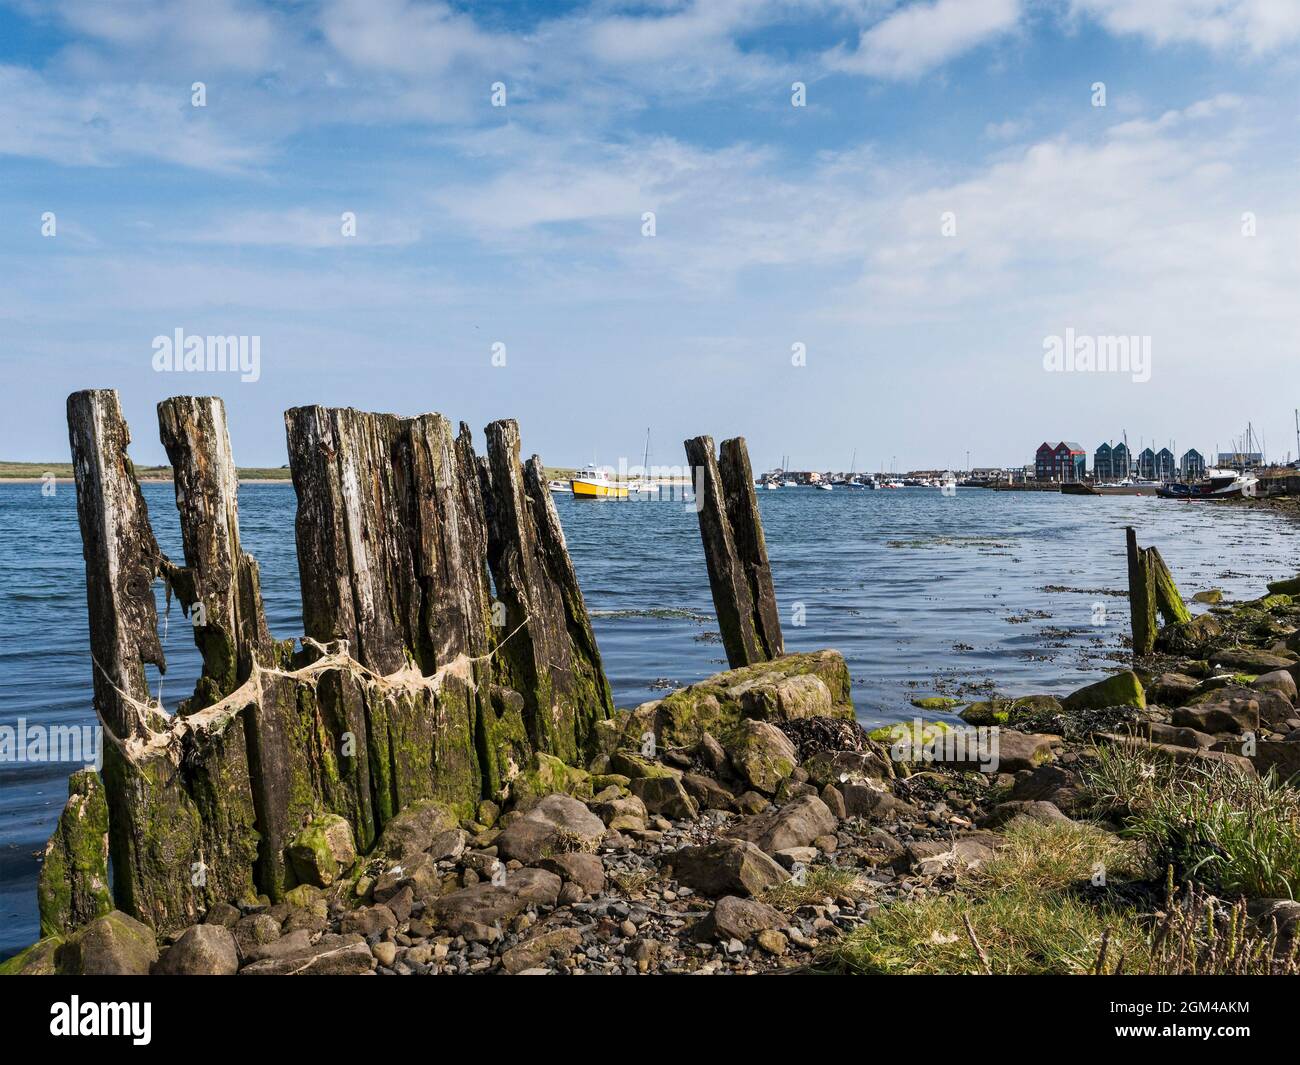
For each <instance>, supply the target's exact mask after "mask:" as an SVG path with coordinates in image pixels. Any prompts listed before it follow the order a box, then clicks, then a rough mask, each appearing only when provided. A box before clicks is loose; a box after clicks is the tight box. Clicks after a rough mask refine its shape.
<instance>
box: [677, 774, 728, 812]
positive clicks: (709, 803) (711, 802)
mask: <svg viewBox="0 0 1300 1065" xmlns="http://www.w3.org/2000/svg"><path fill="white" fill-rule="evenodd" d="M682 787H683V788H685V789H686V794H687V795H689V796H690V797H691V798H692V799H693V800H694V801H695V805H696V806H697V807H698V808H699V809H701V810H734V809H735V808H736V797H735V796H734V795H733V794H731V792H729V791H728V790H727V789H726V788H724V787H723V786H722V785H721V784H719V783H718V782H717V781H716V780H714V779H713V778H712V777H706V776H705V775H704V774H703V773H683V774H682Z"/></svg>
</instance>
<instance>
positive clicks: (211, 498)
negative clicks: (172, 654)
mask: <svg viewBox="0 0 1300 1065" xmlns="http://www.w3.org/2000/svg"><path fill="white" fill-rule="evenodd" d="M158 430H159V436H160V437H161V439H162V442H163V447H164V448H166V450H167V457H168V459H170V460H171V465H172V473H173V480H174V487H175V493H176V509H177V510H178V511H179V514H180V523H181V544H182V547H183V549H184V552H185V565H184V566H183V567H182V566H177V565H174V564H172V563H170V562H164V563H163V565H162V567H161V568H162V572H163V574H164V575H165V576H166V577H167V579H168V581H169V582H170V584H171V586H172V588H173V589H174V590H175V592H176V594H177V596H178V597H179V599H180V601H181V604H182V606H183V607H184V609H185V612H186V613H187V614H188V615H189V618H190V622H191V624H192V625H193V628H194V642H195V644H196V645H197V646H198V648H199V651H200V652H201V653H202V655H203V674H202V676H200V678H199V680H198V683H197V684H196V685H195V689H194V696H193V698H191V699H189V700H188V701H186V702H185V703H182V704H181V708H180V711H179V713H180V714H181V715H182V716H185V717H188V716H190V715H194V714H197V713H199V711H201V710H203V709H205V708H206V707H208V706H211V705H212V704H214V703H216V702H218V701H219V700H221V699H224V698H225V697H227V696H229V695H231V694H232V693H234V692H235V691H236V689H238V688H239V687H240V685H242V684H243V683H244V682H245V681H247V680H248V679H249V677H250V676H252V675H253V671H254V665H255V664H257V665H262V666H271V665H274V664H276V663H275V660H276V647H275V645H274V643H273V641H272V640H271V636H270V634H269V633H268V631H267V628H266V614H265V610H264V607H263V605H262V592H261V584H260V578H259V574H258V568H257V562H256V561H255V560H254V559H253V557H252V556H251V555H248V554H246V553H245V552H244V551H243V550H241V548H240V542H239V478H238V475H237V473H236V470H235V459H234V454H233V452H232V451H231V447H230V433H229V430H228V429H227V426H226V408H225V405H224V404H223V403H222V401H221V400H220V399H218V398H217V397H215V396H174V397H172V398H171V399H166V400H163V401H162V402H161V403H159V404H158ZM288 701H289V706H288V707H285V706H284V705H281V704H280V703H278V702H277V701H276V699H275V698H274V696H273V694H272V690H271V689H269V688H266V687H263V686H262V685H260V684H259V685H258V686H257V688H256V690H255V691H252V692H249V693H248V701H247V703H246V705H245V706H243V707H241V708H240V709H239V711H238V712H237V713H234V714H230V715H225V714H223V715H220V716H219V717H216V718H215V719H214V720H212V721H211V722H200V721H198V720H197V719H196V720H195V721H194V722H193V724H195V725H196V726H199V727H196V728H194V729H193V730H184V731H179V732H178V736H179V738H180V741H181V743H182V744H183V746H184V749H185V750H186V761H187V764H190V765H192V766H194V767H195V771H194V772H193V773H192V774H191V781H192V783H191V788H190V791H191V794H193V795H194V797H195V800H196V801H197V802H198V803H199V806H200V812H201V815H202V816H201V831H202V833H203V837H204V840H205V844H204V852H205V862H206V863H207V864H208V865H214V866H219V867H220V868H221V869H222V871H221V872H220V874H219V875H218V876H217V878H216V880H217V883H218V884H220V885H228V884H230V883H234V882H237V881H238V880H239V879H240V878H241V877H242V878H243V879H245V880H246V879H247V876H248V874H247V872H246V870H247V869H248V868H251V867H253V866H254V864H256V866H257V869H258V875H257V878H256V879H257V881H258V886H259V887H261V889H262V890H264V891H266V892H268V893H269V894H270V895H271V896H272V897H273V898H278V897H279V893H280V889H281V888H282V886H283V876H282V871H283V863H284V859H283V849H284V845H285V843H286V842H287V836H288V835H291V834H292V833H293V831H295V830H296V827H297V825H296V821H297V820H301V817H302V816H303V811H299V810H296V809H294V807H293V804H292V803H290V802H287V801H285V799H284V796H283V795H282V794H281V793H280V791H279V790H278V789H276V788H275V786H274V782H275V781H276V780H277V778H278V777H279V775H280V774H281V773H282V772H283V770H284V769H285V767H286V766H288V765H290V764H291V763H293V762H295V761H300V760H301V759H302V753H301V752H299V751H295V750H293V749H291V747H290V744H289V742H288V740H287V737H286V735H285V733H286V732H287V731H288V730H286V729H285V728H284V727H283V725H282V722H281V719H282V718H283V717H284V716H285V714H286V713H293V712H294V710H295V707H294V706H293V698H292V697H289V700H288ZM244 893H245V894H255V892H254V891H253V890H252V889H251V886H250V888H249V889H248V890H247V891H246V892H244ZM217 899H219V900H228V896H225V895H217Z"/></svg>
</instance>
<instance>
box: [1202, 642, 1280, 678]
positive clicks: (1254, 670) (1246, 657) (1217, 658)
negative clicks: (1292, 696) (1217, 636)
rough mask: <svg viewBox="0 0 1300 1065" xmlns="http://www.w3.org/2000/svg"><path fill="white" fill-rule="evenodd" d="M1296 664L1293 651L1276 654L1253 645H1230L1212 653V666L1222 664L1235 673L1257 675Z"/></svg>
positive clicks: (1224, 667)
mask: <svg viewBox="0 0 1300 1065" xmlns="http://www.w3.org/2000/svg"><path fill="white" fill-rule="evenodd" d="M1295 664H1296V656H1295V655H1294V654H1292V653H1291V652H1288V653H1286V654H1284V655H1276V654H1273V653H1272V652H1270V651H1260V650H1256V649H1255V648H1253V647H1229V648H1226V649H1224V650H1222V651H1215V652H1214V654H1212V655H1210V665H1212V666H1221V667H1222V668H1223V669H1226V670H1230V671H1231V672H1233V673H1251V674H1254V675H1256V676H1258V675H1261V674H1264V673H1272V672H1273V671H1274V670H1278V669H1286V670H1290V669H1291V668H1292V667H1293V666H1294V665H1295Z"/></svg>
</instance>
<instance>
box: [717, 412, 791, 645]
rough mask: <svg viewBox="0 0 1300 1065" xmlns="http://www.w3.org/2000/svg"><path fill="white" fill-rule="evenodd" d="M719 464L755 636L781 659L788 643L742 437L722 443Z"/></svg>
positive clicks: (747, 451) (752, 472)
mask: <svg viewBox="0 0 1300 1065" xmlns="http://www.w3.org/2000/svg"><path fill="white" fill-rule="evenodd" d="M718 465H719V470H720V472H721V474H722V485H723V488H724V489H725V490H726V497H727V518H728V519H729V520H730V522H731V531H732V536H733V537H734V539H735V543H736V553H737V554H738V555H739V557H740V563H741V566H742V567H743V568H744V571H745V577H746V579H747V580H748V582H749V591H750V598H751V599H752V600H753V603H754V635H755V638H756V639H757V641H758V643H759V646H760V647H761V648H762V651H763V654H764V656H765V657H766V658H767V659H769V660H770V659H773V658H779V657H780V656H781V655H783V654H785V641H784V639H783V638H782V636H781V618H780V615H779V614H778V612H777V608H776V591H775V590H774V589H773V587H772V567H771V565H770V564H769V563H768V560H767V541H766V540H765V539H764V537H763V519H762V518H761V517H760V515H759V513H758V495H757V493H756V492H755V491H754V471H753V470H752V469H751V468H750V465H749V449H748V448H747V447H746V446H745V438H744V437H743V436H738V437H735V438H734V439H731V440H724V441H723V442H722V449H721V454H720V456H719V459H718Z"/></svg>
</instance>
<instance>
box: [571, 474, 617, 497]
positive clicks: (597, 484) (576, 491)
mask: <svg viewBox="0 0 1300 1065" xmlns="http://www.w3.org/2000/svg"><path fill="white" fill-rule="evenodd" d="M569 487H570V488H572V489H573V498H574V499H626V498H627V485H625V484H615V483H614V482H613V481H611V480H610V479H609V474H608V473H607V472H606V471H605V470H602V469H598V468H597V467H595V466H588V467H587V468H586V469H584V470H583V471H582V472H581V473H580V474H578V476H577V477H574V478H573V479H572V480H570V481H569Z"/></svg>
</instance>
